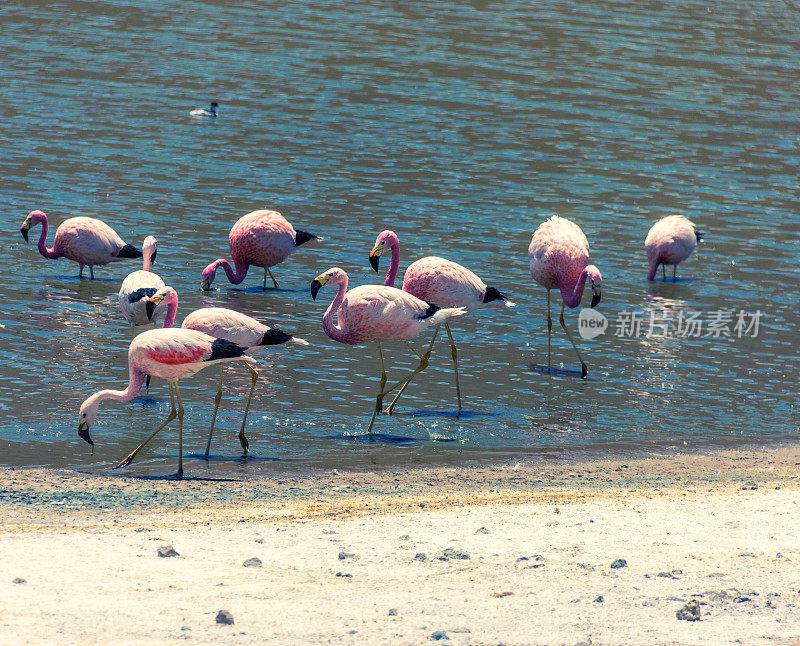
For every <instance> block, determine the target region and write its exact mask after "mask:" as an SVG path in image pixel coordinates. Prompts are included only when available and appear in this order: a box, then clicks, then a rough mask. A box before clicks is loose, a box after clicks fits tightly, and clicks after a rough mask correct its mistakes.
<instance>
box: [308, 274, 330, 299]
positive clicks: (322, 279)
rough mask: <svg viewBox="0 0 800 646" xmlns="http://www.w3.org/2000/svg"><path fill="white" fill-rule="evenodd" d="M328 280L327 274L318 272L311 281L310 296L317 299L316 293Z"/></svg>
mask: <svg viewBox="0 0 800 646" xmlns="http://www.w3.org/2000/svg"><path fill="white" fill-rule="evenodd" d="M327 282H328V276H326V275H325V274H320V275H319V276H317V277H316V278H315V279H314V280H312V281H311V298H313V299H314V300H317V294H318V293H319V290H320V289H321V288H322V286H323V285H324V284H325V283H327Z"/></svg>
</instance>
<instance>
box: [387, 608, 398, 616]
mask: <svg viewBox="0 0 800 646" xmlns="http://www.w3.org/2000/svg"><path fill="white" fill-rule="evenodd" d="M389 616H390V617H396V616H397V608H389Z"/></svg>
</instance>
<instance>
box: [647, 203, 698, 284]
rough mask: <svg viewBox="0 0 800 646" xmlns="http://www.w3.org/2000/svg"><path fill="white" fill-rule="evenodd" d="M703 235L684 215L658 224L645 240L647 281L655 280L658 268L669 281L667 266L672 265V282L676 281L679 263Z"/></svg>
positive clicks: (652, 228) (688, 254)
mask: <svg viewBox="0 0 800 646" xmlns="http://www.w3.org/2000/svg"><path fill="white" fill-rule="evenodd" d="M702 239H703V234H702V233H701V232H700V231H697V230H696V229H695V225H694V222H692V221H691V220H688V219H687V218H685V217H683V216H682V215H668V216H666V217H664V218H661V219H660V220H659V221H658V222H656V223H655V224H654V225H653V226H652V227H651V228H650V231H649V232H648V234H647V237H646V238H645V240H644V248H645V249H647V263H648V265H649V268H648V270H647V280H655V277H656V271H657V270H658V266H659V265H661V272H662V276H663V277H664V280H667V269H666V266H667V265H672V280H673V281H675V280H676V279H675V270H676V269H677V268H678V263H680V262H683V261H684V260H686V259H687V258H688V257H689V256H690V255H691V253H692V252H693V251H694V248H695V247H696V246H697V243H698V242H700V241H701V240H702Z"/></svg>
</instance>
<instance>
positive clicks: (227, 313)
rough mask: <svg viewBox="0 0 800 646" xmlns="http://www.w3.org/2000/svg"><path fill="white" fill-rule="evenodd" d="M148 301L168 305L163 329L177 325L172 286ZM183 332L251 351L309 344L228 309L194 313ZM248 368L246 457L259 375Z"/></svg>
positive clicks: (243, 440)
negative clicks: (251, 411) (248, 391)
mask: <svg viewBox="0 0 800 646" xmlns="http://www.w3.org/2000/svg"><path fill="white" fill-rule="evenodd" d="M147 301H148V303H150V304H153V305H159V306H160V305H161V304H162V303H163V304H164V305H166V307H167V314H166V316H165V318H164V327H165V328H170V327H172V326H173V325H174V323H175V316H176V314H177V312H178V293H177V292H176V291H175V290H174V289H173V288H172V287H162V288H161V289H159V290H158V291H157V292H156V293H155V294H153V295H152V296H150V297H149V298H147ZM181 329H184V330H196V331H198V332H205V333H206V334H208V335H209V336H213V337H215V338H217V339H225V340H226V341H230V342H231V343H235V344H236V345H238V346H241V347H243V348H247V350H248V351H250V350H251V349H253V348H256V347H261V346H265V345H277V344H279V343H286V342H287V341H291V342H293V343H298V344H300V345H308V341H306V340H305V339H301V338H299V337H294V336H292V335H291V334H287V333H286V332H284V331H283V330H280V329H278V328H271V327H269V326H268V325H264V324H263V323H259V322H258V321H256V319H254V318H252V317H251V316H247V314H242V313H241V312H236V311H234V310H229V309H227V308H225V307H203V308H200V309H199V310H195V311H194V312H191V313H190V314H189V315H188V316H187V317H186V318H185V319H184V320H183V323H182V324H181ZM245 367H246V368H247V369H248V370H249V371H250V375H251V377H252V380H253V383H252V384H251V386H250V394H249V396H248V397H247V404H246V405H245V408H244V417H243V418H242V427H241V429H239V442H240V444H241V445H242V449H244V454H245V455H247V450H248V448H249V446H250V443H249V442H248V441H247V437H246V436H245V434H244V428H245V424H246V422H247V414H248V413H249V411H250V400H252V398H253V391H254V390H255V387H256V381H258V372H257V371H256V370H255V368H253V366H251V365H250V364H249V363H245ZM224 372H225V365H224V364H223V365H220V367H219V387H218V388H217V395H216V397H215V398H214V415H213V417H212V418H211V428H210V429H209V431H208V441H207V442H206V452H205V457H206V459H208V453H209V451H210V449H211V436H212V435H213V433H214V425H215V424H216V421H217V411H218V410H219V402H220V400H221V399H222V376H223V373H224Z"/></svg>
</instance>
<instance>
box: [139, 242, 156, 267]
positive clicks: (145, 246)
mask: <svg viewBox="0 0 800 646" xmlns="http://www.w3.org/2000/svg"><path fill="white" fill-rule="evenodd" d="M157 247H158V240H156V238H155V236H147V237H146V238H145V239H144V241H143V242H142V255H143V256H144V257H145V258H147V259H149V262H148V265H150V264H152V263H154V262H155V261H156V254H157V253H158V249H157Z"/></svg>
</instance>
